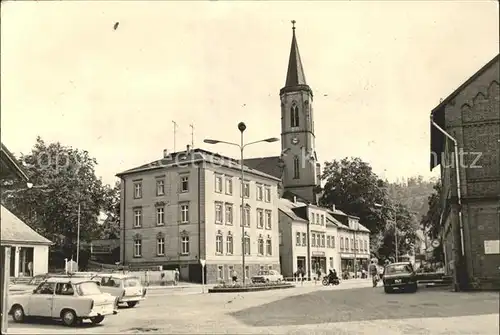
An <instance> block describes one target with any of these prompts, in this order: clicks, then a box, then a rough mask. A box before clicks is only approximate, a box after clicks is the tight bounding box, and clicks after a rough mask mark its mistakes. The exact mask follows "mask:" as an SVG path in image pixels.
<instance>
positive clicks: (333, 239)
mask: <svg viewBox="0 0 500 335" xmlns="http://www.w3.org/2000/svg"><path fill="white" fill-rule="evenodd" d="M332 248H335V236H332Z"/></svg>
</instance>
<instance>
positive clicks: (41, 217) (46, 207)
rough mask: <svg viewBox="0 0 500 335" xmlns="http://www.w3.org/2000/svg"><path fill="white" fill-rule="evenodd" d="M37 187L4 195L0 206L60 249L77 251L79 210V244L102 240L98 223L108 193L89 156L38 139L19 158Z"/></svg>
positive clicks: (58, 144)
mask: <svg viewBox="0 0 500 335" xmlns="http://www.w3.org/2000/svg"><path fill="white" fill-rule="evenodd" d="M19 160H20V161H21V163H22V164H23V165H24V169H25V170H26V172H27V174H28V177H29V178H30V181H31V183H33V184H34V187H33V188H31V189H23V190H20V191H12V192H9V190H7V192H2V193H3V194H2V203H4V204H5V205H6V207H8V208H9V209H11V211H12V212H13V213H14V214H15V215H17V216H18V217H19V218H20V219H22V220H23V221H24V222H26V223H27V224H28V225H30V226H31V227H32V228H34V229H35V230H36V231H37V232H39V233H40V234H42V235H44V236H45V237H47V238H49V239H50V240H52V241H53V242H54V243H55V244H56V246H58V247H64V249H71V250H73V249H74V246H76V237H77V221H78V205H80V223H81V224H80V239H81V240H82V241H89V240H90V239H92V238H95V237H96V236H98V235H99V230H100V227H99V225H98V222H97V218H98V216H99V212H100V210H101V209H102V208H103V206H104V205H105V188H104V187H103V184H102V181H101V180H100V179H98V178H97V177H96V175H95V170H94V168H95V165H96V164H97V162H96V160H95V159H94V158H92V157H90V155H89V153H88V152H87V151H82V150H78V149H74V148H71V147H67V146H63V145H61V144H60V143H59V142H57V143H51V144H46V143H45V142H44V141H43V140H42V139H41V138H40V137H38V138H37V140H36V143H35V145H34V147H33V148H32V151H31V153H29V154H27V155H23V156H22V157H21V158H20V159H19Z"/></svg>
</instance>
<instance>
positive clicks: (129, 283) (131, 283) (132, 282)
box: [123, 278, 141, 287]
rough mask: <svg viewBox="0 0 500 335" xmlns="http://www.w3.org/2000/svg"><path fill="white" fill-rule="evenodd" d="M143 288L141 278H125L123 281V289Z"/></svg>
mask: <svg viewBox="0 0 500 335" xmlns="http://www.w3.org/2000/svg"><path fill="white" fill-rule="evenodd" d="M136 286H141V281H140V280H139V278H125V279H123V287H136Z"/></svg>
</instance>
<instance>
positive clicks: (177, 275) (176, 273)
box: [174, 269, 180, 285]
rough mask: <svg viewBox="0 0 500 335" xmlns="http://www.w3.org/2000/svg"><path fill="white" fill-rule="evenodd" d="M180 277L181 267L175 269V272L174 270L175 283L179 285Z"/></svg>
mask: <svg viewBox="0 0 500 335" xmlns="http://www.w3.org/2000/svg"><path fill="white" fill-rule="evenodd" d="M179 279H180V273H179V269H175V272H174V285H177V284H178V283H179Z"/></svg>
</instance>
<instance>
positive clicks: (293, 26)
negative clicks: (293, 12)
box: [292, 20, 297, 30]
mask: <svg viewBox="0 0 500 335" xmlns="http://www.w3.org/2000/svg"><path fill="white" fill-rule="evenodd" d="M296 22H297V21H295V20H292V29H293V30H295V23H296Z"/></svg>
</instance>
